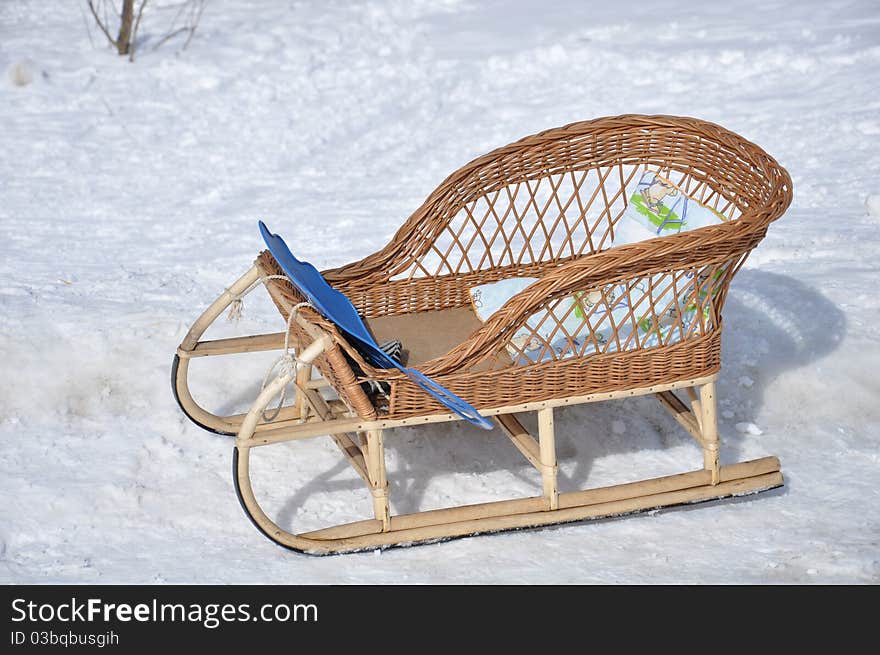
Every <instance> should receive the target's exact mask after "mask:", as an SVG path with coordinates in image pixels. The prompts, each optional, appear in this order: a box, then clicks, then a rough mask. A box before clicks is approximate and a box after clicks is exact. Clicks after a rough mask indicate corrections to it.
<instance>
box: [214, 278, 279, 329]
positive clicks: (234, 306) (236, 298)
mask: <svg viewBox="0 0 880 655" xmlns="http://www.w3.org/2000/svg"><path fill="white" fill-rule="evenodd" d="M286 279H287V276H286V275H265V276H260V278H259V279H258V280H254V281H253V282H252V283H251V285H250V286H249V287H248V288H247V289H245V290H244V291H242V292H241V293H238V294H236V293H232V291H230V290H229V289H226V293H228V294H229V295H230V296H232V302H230V303H229V312H228V313H227V314H226V320H227V321H230V322H238V321H239V320H240V319H241V315H242V312H244V297H245V296H246V295H248V294H249V293H250V292H251V291H253V290H254V289H256V288H257V287H258V286H259V285H261V284H266V281H267V280H286Z"/></svg>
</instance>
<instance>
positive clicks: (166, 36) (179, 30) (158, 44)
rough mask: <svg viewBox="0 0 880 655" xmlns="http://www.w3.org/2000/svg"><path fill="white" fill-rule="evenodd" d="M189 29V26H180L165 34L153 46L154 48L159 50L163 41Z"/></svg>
mask: <svg viewBox="0 0 880 655" xmlns="http://www.w3.org/2000/svg"><path fill="white" fill-rule="evenodd" d="M188 29H189V28H188V27H179V28H177V29H176V30H174V31H173V32H169V33H168V34H166V35H165V36H163V37H162V38H161V39H160V40H159V42H158V43H157V44H156V45H154V46H153V50H157V49H158V48H159V46H160V45H162V44H163V43H165V42H166V41H168V40H169V39H173V38H174V37H175V36H177V35H178V34H181V33H183V32H186V31H187V30H188Z"/></svg>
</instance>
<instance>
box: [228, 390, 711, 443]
mask: <svg viewBox="0 0 880 655" xmlns="http://www.w3.org/2000/svg"><path fill="white" fill-rule="evenodd" d="M714 379H715V376H714V375H711V376H707V377H704V378H694V379H691V380H681V381H679V382H670V383H666V384H655V385H651V386H649V387H641V388H638V389H627V390H624V391H608V392H601V393H591V394H586V395H583V396H570V397H568V398H555V399H553V400H540V401H536V402H531V403H524V404H522V405H507V406H504V407H494V408H492V409H484V410H480V414H481V415H482V416H498V415H500V414H512V413H514V412H530V411H534V410H538V409H543V408H545V407H563V406H566V405H578V404H580V403H591V402H598V401H600V400H614V399H615V398H631V397H633V396H642V395H645V394H649V393H658V392H660V391H668V390H670V389H681V388H684V387H688V386H693V385H695V384H705V383H707V382H711V381H712V380H714ZM460 420H461V418H460V417H459V416H457V415H455V414H432V415H429V416H414V417H412V418H403V419H395V420H381V419H380V420H375V421H365V420H363V419H360V418H338V419H334V420H332V421H320V420H317V421H307V422H306V423H303V424H301V425H297V426H294V427H290V428H287V427H285V428H281V429H278V430H271V429H269V430H266V431H265V432H262V433H260V434H258V435H254V437H253V438H247V439H236V441H235V444H236V446H238V447H239V448H255V447H257V446H268V445H271V444H275V443H282V442H285V441H296V440H297V439H312V438H314V437H319V436H325V435H327V434H329V433H330V432H334V433H339V432H366V431H369V430H377V429H383V430H384V429H388V428H396V427H403V426H413V425H427V424H429V423H445V422H447V421H460Z"/></svg>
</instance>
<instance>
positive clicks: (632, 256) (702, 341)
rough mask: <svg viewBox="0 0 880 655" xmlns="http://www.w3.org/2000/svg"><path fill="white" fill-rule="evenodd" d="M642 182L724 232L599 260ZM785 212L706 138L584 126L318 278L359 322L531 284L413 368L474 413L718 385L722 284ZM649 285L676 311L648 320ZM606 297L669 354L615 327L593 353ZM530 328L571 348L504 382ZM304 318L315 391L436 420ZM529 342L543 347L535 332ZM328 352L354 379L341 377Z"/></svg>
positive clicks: (668, 123) (535, 139) (443, 199)
mask: <svg viewBox="0 0 880 655" xmlns="http://www.w3.org/2000/svg"><path fill="white" fill-rule="evenodd" d="M645 167H650V168H651V169H653V170H657V171H660V172H661V173H663V174H664V175H665V176H666V177H668V178H669V179H671V180H672V181H673V182H675V183H676V184H677V185H678V186H679V187H680V188H682V189H683V190H684V191H685V192H686V193H687V194H688V195H689V196H691V197H694V198H696V199H697V200H698V201H700V202H701V203H703V204H706V205H708V206H710V207H712V208H714V209H715V210H716V211H718V212H719V213H721V214H722V215H724V216H725V217H726V218H728V219H729V220H728V221H726V222H724V223H723V224H718V225H713V226H709V227H703V228H700V229H697V230H691V231H688V232H682V233H680V234H676V235H670V236H664V237H659V238H654V239H650V240H647V241H642V242H638V243H632V244H629V245H624V246H615V247H612V239H613V235H614V229H615V226H616V225H617V222H618V221H619V220H620V219H621V217H622V216H623V213H624V211H625V209H626V206H627V202H628V197H629V195H630V194H631V193H632V189H633V187H634V186H635V185H636V183H637V181H638V174H639V172H640V171H643V170H644V169H645ZM791 197H792V192H791V179H790V177H789V175H788V173H787V172H786V171H785V169H784V168H782V167H781V166H780V165H779V164H778V163H777V162H776V161H775V160H774V159H773V158H772V157H770V156H769V155H767V154H766V153H765V152H764V151H763V150H761V149H760V148H759V147H758V146H756V145H755V144H753V143H751V142H749V141H747V140H745V139H743V138H742V137H740V136H738V135H736V134H734V133H733V132H730V131H728V130H726V129H724V128H722V127H719V126H718V125H714V124H712V123H707V122H705V121H701V120H698V119H694V118H678V117H672V116H639V115H626V116H617V117H612V118H599V119H596V120H591V121H584V122H580V123H573V124H571V125H567V126H565V127H561V128H556V129H551V130H547V131H545V132H541V133H539V134H536V135H533V136H529V137H526V138H524V139H521V140H519V141H517V142H515V143H512V144H510V145H508V146H505V147H503V148H498V149H497V150H494V151H492V152H490V153H488V154H486V155H484V156H482V157H479V158H477V159H475V160H474V161H472V162H470V163H469V164H467V165H465V166H463V167H462V168H460V169H459V170H457V171H456V172H454V173H453V174H452V175H450V176H449V177H448V178H447V179H446V180H444V181H443V182H442V183H441V184H440V186H439V187H438V188H437V189H436V190H435V191H434V192H433V193H432V194H431V195H430V196H429V197H428V199H427V200H426V201H425V202H424V203H423V204H422V206H421V207H419V209H417V210H416V211H415V212H414V213H413V215H412V216H410V218H409V219H408V220H407V221H406V222H405V223H404V225H403V226H402V227H401V228H400V230H399V231H398V232H397V234H396V235H395V236H394V238H393V239H392V240H391V242H390V243H388V245H386V246H385V247H384V248H382V249H380V250H379V251H377V252H376V253H374V254H372V255H369V256H367V257H365V258H364V259H362V260H360V261H357V262H354V263H352V264H349V265H347V266H344V267H341V268H337V269H333V270H330V271H325V272H324V275H325V277H326V278H327V280H328V281H329V282H330V283H331V284H333V285H334V286H335V287H337V288H338V289H340V290H342V291H343V292H345V293H346V294H347V295H348V296H349V298H350V299H351V300H352V302H353V303H354V304H355V306H356V307H357V309H358V311H359V312H360V313H361V314H362V315H364V316H366V317H377V316H383V315H396V314H408V313H412V312H423V311H431V310H443V309H450V308H455V307H461V306H465V305H467V304H469V303H470V295H469V289H470V288H471V287H473V286H474V285H477V284H483V283H486V282H491V281H494V280H498V279H502V278H507V277H512V276H532V277H538V278H540V279H539V281H538V282H535V283H534V284H532V285H531V286H529V287H528V288H527V289H525V290H524V291H522V292H520V293H518V294H517V295H515V296H514V297H512V298H511V299H510V300H508V301H507V303H506V304H505V305H504V306H503V307H502V308H501V309H500V310H498V311H497V312H495V314H493V315H492V317H491V318H489V320H487V321H486V322H485V323H484V324H483V326H482V327H481V328H480V329H478V330H477V331H476V332H474V333H473V334H472V335H471V336H470V337H469V338H468V339H466V340H465V341H464V342H463V343H461V344H460V345H459V346H456V347H455V348H453V349H452V350H451V351H450V352H448V353H446V354H445V355H443V356H441V357H438V358H436V359H434V360H431V361H429V362H427V363H425V364H424V365H423V366H421V367H420V368H421V370H422V371H423V372H424V373H426V374H428V375H431V376H432V377H435V378H436V379H437V380H438V381H439V382H441V384H443V385H444V386H446V387H447V388H449V389H450V390H451V391H453V392H454V393H456V394H458V395H459V396H461V397H463V398H465V399H466V400H468V401H469V402H471V403H472V404H473V405H474V406H475V407H477V408H483V407H489V406H499V405H504V404H515V403H518V402H527V401H532V400H540V399H546V398H552V397H565V396H568V395H574V394H585V393H592V392H597V391H605V390H617V389H625V388H634V387H636V386H639V385H644V384H652V383H655V382H661V381H672V380H679V379H685V378H687V377H697V376H700V375H705V374H708V373H710V372H713V371H715V370H717V368H718V366H719V365H720V329H721V308H722V305H723V303H724V299H725V297H726V293H727V289H728V286H729V284H730V281H731V279H732V277H733V275H734V273H735V272H736V271H737V270H738V269H739V267H740V266H741V265H742V263H743V261H744V259H745V257H746V256H747V255H748V253H749V252H750V251H751V249H752V248H754V247H755V246H756V245H757V244H758V242H759V241H760V240H761V239H762V238H763V236H764V234H765V232H766V229H767V226H768V225H769V223H770V222H772V221H773V220H775V219H777V218H779V216H781V215H782V213H783V212H784V211H785V209H786V208H787V207H788V205H789V203H790V202H791ZM260 261H261V265H262V267H263V269H264V270H266V271H267V272H272V271H273V270H274V268H275V267H274V262H273V261H272V260H271V256H268V257H267V253H264V254H263V255H262V256H261V259H260ZM664 285H665V287H666V288H669V289H672V290H673V291H674V295H675V297H676V298H677V301H676V302H678V303H679V306H678V307H674V308H671V307H669V306H668V305H666V306H660V301H659V300H658V298H659V297H661V296H663V294H662V293H659V292H656V290H657V288H658V287H660V286H664ZM610 288H614V289H615V291H614V295H616V297H617V298H618V299H619V298H620V294H623V295H624V296H625V299H626V302H627V304H628V306H630V307H633V309H632V311H630V312H629V314H628V315H627V316H626V318H625V322H627V323H628V324H633V325H635V324H640V325H644V324H645V322H646V321H647V324H648V325H650V326H659V325H660V324H661V322H662V321H664V320H667V321H668V320H669V316H671V315H672V316H673V318H672V319H671V320H672V321H673V323H674V325H673V328H674V329H673V331H677V332H676V334H677V336H676V338H675V339H672V337H671V336H670V337H669V338H666V339H665V341H664V340H663V339H660V340H656V339H655V340H653V341H651V340H649V339H647V338H646V337H645V335H646V334H649V333H650V330H648V332H647V333H640V332H639V331H638V330H630V331H629V332H625V331H624V330H622V329H619V328H620V326H618V325H615V326H613V328H614V329H613V331H612V333H611V335H610V338H609V339H605V338H603V340H601V341H600V340H598V339H597V337H596V335H597V334H599V333H600V332H601V330H602V329H603V323H602V321H607V320H610V319H608V318H607V317H608V316H609V315H611V313H612V312H611V305H610V304H609V301H608V300H607V298H606V291H607V290H608V289H610ZM590 291H594V292H597V293H600V295H601V299H600V300H599V301H598V302H597V303H596V306H595V308H594V309H593V310H591V311H590V312H587V314H586V315H585V316H584V319H583V321H582V323H581V325H580V326H579V327H578V328H577V329H576V330H574V331H572V330H571V329H570V328H566V327H565V322H566V321H565V318H566V315H565V311H566V310H563V309H562V307H563V306H565V307H569V308H570V307H571V303H570V302H563V300H564V299H567V298H571V297H572V295H573V294H575V295H576V294H582V293H586V292H590ZM270 292H271V293H272V294H273V298H274V299H275V300H276V303H278V305H279V308H280V309H281V311H282V314H284V315H285V316H286V311H285V306H286V307H287V308H288V310H289V307H290V306H292V304H294V303H295V302H297V301H298V300H299V297H298V295H297V294H296V292H295V291H294V290H293V289H292V287H290V285H287V284H284V283H283V282H280V283H279V282H277V281H273V282H272V283H270ZM664 302H665V301H664ZM685 307H687V308H688V309H689V310H695V311H694V312H692V314H693V315H695V319H694V320H693V321H691V322H690V323H688V324H685V323H683V322H682V321H681V320H680V316H681V315H682V314H683V313H684V311H683V310H684V308H685ZM636 308H637V309H636ZM671 310H674V311H671ZM567 311H568V312H569V316H570V311H571V310H570V309H568V310H567ZM536 312H542V313H543V315H546V316H547V317H548V318H547V319H545V321H550V323H549V325H550V326H551V327H554V329H555V330H556V332H555V334H557V335H562V336H564V337H565V338H569V337H571V339H570V340H571V341H572V343H573V344H576V345H573V346H572V348H571V349H569V350H568V351H567V352H564V353H554V352H552V351H551V350H550V349H549V344H546V345H548V349H547V353H548V354H547V355H546V356H543V360H542V361H541V362H540V363H534V364H532V365H529V366H517V365H515V364H513V363H511V358H510V357H509V356H508V355H513V356H514V357H513V359H517V356H518V355H523V354H524V353H523V352H521V351H518V350H517V348H518V346H517V345H516V343H515V339H514V335H515V334H516V333H517V331H520V332H521V331H522V330H523V329H524V328H528V326H529V324H528V321H529V318H530V317H532V316H534V315H536ZM304 314H307V315H309V316H310V319H311V320H313V321H314V322H315V323H317V324H319V325H320V326H321V327H322V328H323V329H325V330H327V331H329V332H330V333H331V334H332V335H333V337H334V340H335V341H336V342H338V344H339V347H340V349H341V350H340V353H338V354H334V362H335V363H331V362H329V361H324V362H323V363H321V362H319V367H322V368H332V369H333V370H328V371H326V372H325V375H328V376H329V377H330V378H334V379H337V380H342V379H345V380H346V382H344V383H343V384H342V385H341V387H340V386H337V385H336V384H334V386H337V390H339V391H340V394H341V395H342V396H343V398H345V399H346V401H347V402H348V403H349V405H350V406H352V407H353V408H354V409H356V411H357V412H358V414H360V415H361V416H367V415H374V414H375V412H376V408H375V407H374V405H373V404H371V402H370V401H369V400H368V399H367V398H366V396H365V395H364V392H363V390H362V389H361V387H360V386H359V385H358V381H362V380H364V379H381V380H386V381H388V382H389V383H390V385H391V389H392V392H391V394H390V399H389V403H388V406H387V407H383V408H382V412H384V413H386V414H387V415H389V416H394V417H397V418H401V417H405V416H412V415H419V414H424V413H429V412H432V411H439V409H440V408H439V406H438V405H436V403H434V402H433V401H432V400H431V399H430V398H429V397H428V396H427V395H426V394H424V393H423V392H421V391H420V390H419V389H417V388H415V387H414V385H412V384H411V383H409V382H408V380H406V379H405V377H403V376H397V375H395V374H394V373H389V372H388V371H384V370H375V369H373V368H372V367H370V366H369V365H368V364H367V363H366V362H364V361H363V358H362V357H360V355H359V354H358V353H357V351H355V350H354V349H353V348H351V347H350V345H349V344H347V343H345V341H344V339H342V338H341V337H340V336H339V335H338V333H337V332H336V331H335V329H334V327H333V326H332V325H331V324H328V323H327V322H326V321H324V320H323V319H322V318H321V317H320V316H319V315H317V314H316V313H314V312H304ZM604 327H606V328H607V324H604ZM658 331H659V330H658ZM606 333H607V330H606ZM667 333H668V334H671V333H672V332H667ZM534 337H535V339H538V340H541V339H543V337H541V336H540V335H538V334H537V331H535V334H534ZM342 352H344V353H345V354H346V355H347V356H348V360H350V361H354V362H355V363H356V364H357V366H359V367H360V369H361V370H362V371H363V374H362V375H361V374H360V373H358V374H357V375H355V374H353V373H352V370H351V369H347V368H346V366H347V364H345V362H346V358H344V357H342V356H341V353H342ZM499 355H503V356H499ZM520 359H522V358H520ZM487 368H488V369H489V370H486V369H487ZM336 369H339V370H336ZM354 370H356V369H354ZM322 372H324V371H322ZM356 378H357V379H356ZM380 413H381V412H380Z"/></svg>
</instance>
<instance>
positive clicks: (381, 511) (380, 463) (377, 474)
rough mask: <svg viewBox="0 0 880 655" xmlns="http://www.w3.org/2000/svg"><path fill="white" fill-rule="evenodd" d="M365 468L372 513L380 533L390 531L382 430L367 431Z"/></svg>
mask: <svg viewBox="0 0 880 655" xmlns="http://www.w3.org/2000/svg"><path fill="white" fill-rule="evenodd" d="M367 466H368V468H369V473H370V493H371V494H372V495H373V512H374V513H375V515H376V520H377V521H380V522H381V523H382V531H383V532H387V531H388V530H390V529H391V513H390V511H389V507H388V479H387V477H386V475H385V446H384V445H383V443H382V430H369V431H367Z"/></svg>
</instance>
